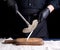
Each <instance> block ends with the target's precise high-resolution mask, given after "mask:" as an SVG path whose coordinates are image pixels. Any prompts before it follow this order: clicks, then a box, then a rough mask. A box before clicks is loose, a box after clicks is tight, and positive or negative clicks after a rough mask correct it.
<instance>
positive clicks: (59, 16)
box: [47, 9, 60, 38]
mask: <svg viewBox="0 0 60 50" xmlns="http://www.w3.org/2000/svg"><path fill="white" fill-rule="evenodd" d="M47 26H48V31H49V37H50V38H60V9H58V10H55V11H53V12H52V13H51V14H50V15H49V17H48V18H47Z"/></svg>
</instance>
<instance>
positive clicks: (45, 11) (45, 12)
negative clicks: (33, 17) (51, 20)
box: [39, 8, 50, 22]
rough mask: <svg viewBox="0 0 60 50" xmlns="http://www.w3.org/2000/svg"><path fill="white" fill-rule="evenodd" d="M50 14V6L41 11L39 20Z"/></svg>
mask: <svg viewBox="0 0 60 50" xmlns="http://www.w3.org/2000/svg"><path fill="white" fill-rule="evenodd" d="M49 14H50V10H49V9H48V8H46V9H44V10H43V11H42V12H40V13H39V21H40V22H41V21H42V20H44V19H46V18H47V17H48V15H49Z"/></svg>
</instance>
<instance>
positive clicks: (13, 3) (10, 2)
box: [7, 0, 18, 11]
mask: <svg viewBox="0 0 60 50" xmlns="http://www.w3.org/2000/svg"><path fill="white" fill-rule="evenodd" d="M7 4H8V6H9V7H12V8H13V10H15V11H16V10H18V6H17V3H16V1H15V0H7Z"/></svg>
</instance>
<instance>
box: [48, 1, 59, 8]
mask: <svg viewBox="0 0 60 50" xmlns="http://www.w3.org/2000/svg"><path fill="white" fill-rule="evenodd" d="M49 4H51V5H53V6H54V8H55V9H59V8H60V0H51V2H50V3H49Z"/></svg>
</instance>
